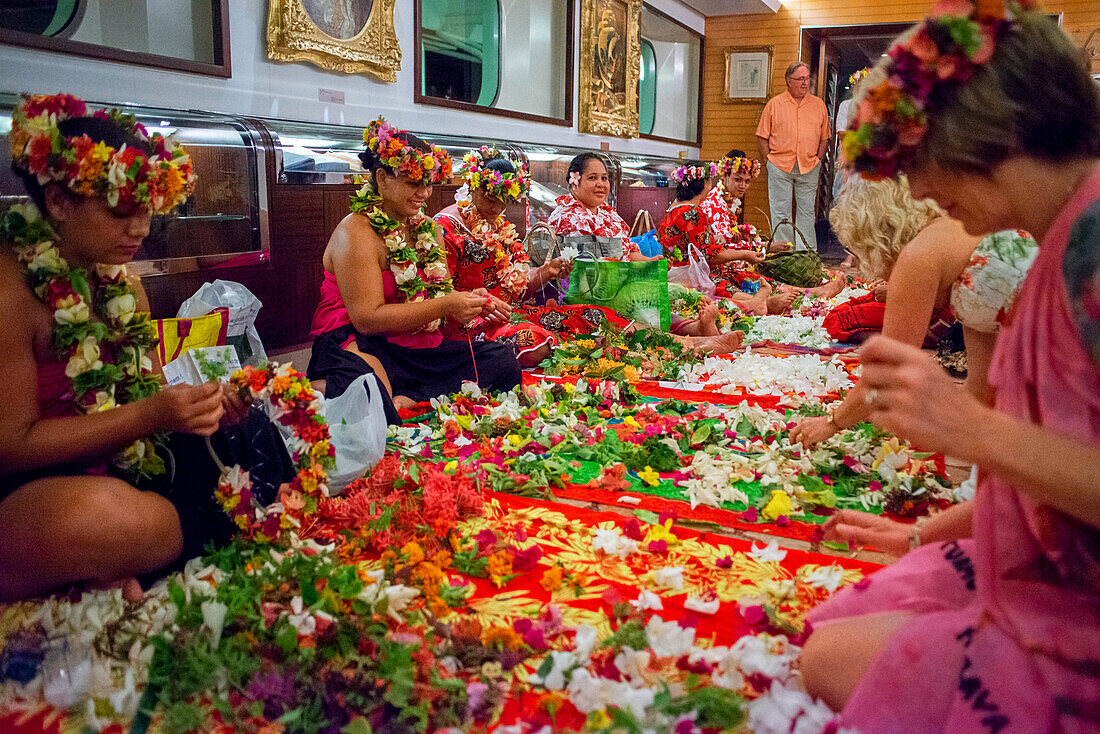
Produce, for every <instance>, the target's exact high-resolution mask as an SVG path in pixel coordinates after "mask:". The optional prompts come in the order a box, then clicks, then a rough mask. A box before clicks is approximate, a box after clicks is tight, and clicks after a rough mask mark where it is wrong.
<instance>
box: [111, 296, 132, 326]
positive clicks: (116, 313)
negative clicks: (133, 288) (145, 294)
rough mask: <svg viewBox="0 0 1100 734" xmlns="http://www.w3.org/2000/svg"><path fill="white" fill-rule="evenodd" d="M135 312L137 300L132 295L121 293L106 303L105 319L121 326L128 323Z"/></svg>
mask: <svg viewBox="0 0 1100 734" xmlns="http://www.w3.org/2000/svg"><path fill="white" fill-rule="evenodd" d="M136 310H137V298H135V297H134V294H132V293H123V294H122V295H120V296H115V297H114V298H112V299H111V300H109V301H107V317H108V318H110V319H112V320H114V321H118V322H119V323H122V324H128V323H130V320H131V319H132V318H134V312H135V311H136Z"/></svg>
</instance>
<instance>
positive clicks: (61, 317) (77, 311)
mask: <svg viewBox="0 0 1100 734" xmlns="http://www.w3.org/2000/svg"><path fill="white" fill-rule="evenodd" d="M89 318H91V311H90V310H89V309H88V304H87V303H85V302H84V299H80V300H78V301H76V302H75V303H74V304H73V305H71V306H68V307H67V308H59V309H57V310H56V311H54V312H53V320H54V321H56V322H57V323H59V324H82V323H84V322H85V321H87V320H88V319H89Z"/></svg>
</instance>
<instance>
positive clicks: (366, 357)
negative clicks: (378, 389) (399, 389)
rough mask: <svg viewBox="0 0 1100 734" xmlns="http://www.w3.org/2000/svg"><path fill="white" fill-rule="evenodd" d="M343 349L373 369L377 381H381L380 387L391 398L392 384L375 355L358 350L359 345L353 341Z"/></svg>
mask: <svg viewBox="0 0 1100 734" xmlns="http://www.w3.org/2000/svg"><path fill="white" fill-rule="evenodd" d="M344 351H345V352H351V353H352V354H354V355H355V356H356V357H358V358H359V359H361V360H363V361H364V362H366V363H367V365H368V366H369V367H370V368H371V369H372V370H374V374H375V376H376V377H377V378H378V381H379V382H381V383H382V387H384V388H386V392H388V393H389V394H390V397H391V398H392V397H393V386H392V385H390V377H389V375H387V374H386V370H385V369H383V368H382V363H381V362H379V361H378V358H377V357H375V356H374V355H373V354H367V353H366V352H361V351H359V347H358V345H357V344H356V343H355V342H354V341H352V342H350V343H349V344H348V345H347V346H346V347H344Z"/></svg>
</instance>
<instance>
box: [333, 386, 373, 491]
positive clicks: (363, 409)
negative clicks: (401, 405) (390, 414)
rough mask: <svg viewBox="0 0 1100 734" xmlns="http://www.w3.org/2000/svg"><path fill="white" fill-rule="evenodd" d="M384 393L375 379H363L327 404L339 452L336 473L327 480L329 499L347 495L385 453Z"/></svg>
mask: <svg viewBox="0 0 1100 734" xmlns="http://www.w3.org/2000/svg"><path fill="white" fill-rule="evenodd" d="M381 389H382V388H381V387H379V385H378V379H377V378H376V377H375V376H374V375H371V374H365V375H360V376H359V377H357V378H356V379H355V382H353V383H351V384H350V385H348V389H347V390H345V391H344V392H343V394H342V395H340V396H339V397H336V398H332V399H331V400H326V401H325V409H324V415H325V422H326V423H328V431H329V436H330V437H331V440H332V445H333V447H334V448H335V449H336V469H335V470H333V471H332V472H331V473H330V474H329V477H328V491H329V494H330V495H336V494H339V493H340V492H342V491H344V487H346V486H348V485H349V484H351V483H352V482H353V481H355V480H356V479H358V478H359V477H361V476H363V475H364V474H365V473H366V471H367V469H370V468H371V467H372V466H374V465H375V464H377V463H378V462H379V460H381V458H382V455H383V454H384V453H385V451H386V436H387V434H388V430H389V429H388V426H387V425H386V410H385V408H384V407H383V404H382V393H381V392H380V391H381Z"/></svg>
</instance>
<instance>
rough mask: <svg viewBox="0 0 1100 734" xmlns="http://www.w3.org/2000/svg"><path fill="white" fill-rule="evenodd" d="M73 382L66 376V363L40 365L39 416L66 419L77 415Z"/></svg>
mask: <svg viewBox="0 0 1100 734" xmlns="http://www.w3.org/2000/svg"><path fill="white" fill-rule="evenodd" d="M72 392H73V382H72V380H70V379H69V377H68V375H66V374H65V363H64V362H56V361H55V362H46V363H41V362H40V363H39V364H38V415H39V416H41V417H42V418H65V417H68V416H71V415H76V414H77V413H76V406H74V405H73V395H72Z"/></svg>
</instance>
